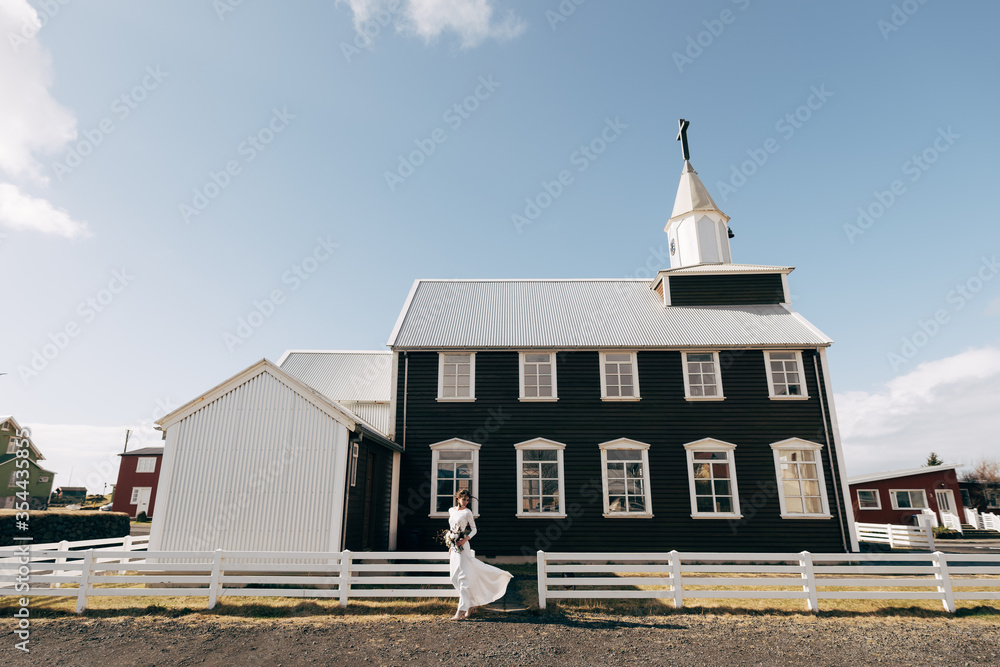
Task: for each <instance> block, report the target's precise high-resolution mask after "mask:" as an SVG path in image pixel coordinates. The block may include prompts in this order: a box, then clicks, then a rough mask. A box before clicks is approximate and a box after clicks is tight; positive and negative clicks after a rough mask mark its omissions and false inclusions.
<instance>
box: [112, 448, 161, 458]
mask: <svg viewBox="0 0 1000 667" xmlns="http://www.w3.org/2000/svg"><path fill="white" fill-rule="evenodd" d="M157 454H160V455H162V454H163V447H143V448H142V449H136V450H134V451H131V452H124V453H122V454H119V455H118V456H156V455H157Z"/></svg>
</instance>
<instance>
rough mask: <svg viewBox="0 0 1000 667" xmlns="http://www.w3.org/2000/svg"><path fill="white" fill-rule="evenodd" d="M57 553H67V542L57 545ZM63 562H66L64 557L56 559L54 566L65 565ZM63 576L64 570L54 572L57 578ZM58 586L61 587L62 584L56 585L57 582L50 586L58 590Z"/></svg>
mask: <svg viewBox="0 0 1000 667" xmlns="http://www.w3.org/2000/svg"><path fill="white" fill-rule="evenodd" d="M59 551H69V542H67V541H66V540H63V541H62V542H60V543H59ZM65 562H66V557H65V556H63V557H62V558H56V565H59V564H61V563H65ZM65 574H66V570H56V576H57V577H62V576H65ZM60 586H62V584H61V583H58V582H56V583H54V584H52V587H53V588H59V587H60Z"/></svg>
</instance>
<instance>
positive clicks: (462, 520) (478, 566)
mask: <svg viewBox="0 0 1000 667" xmlns="http://www.w3.org/2000/svg"><path fill="white" fill-rule="evenodd" d="M448 525H449V527H450V528H451V529H452V530H457V531H459V532H462V531H464V530H465V527H466V526H468V527H469V528H470V529H471V532H470V533H469V536H468V537H469V541H468V542H466V543H465V544H464V545H463V546H462V550H461V551H458V552H456V551H454V550H453V551H452V552H451V562H450V563H449V566H450V567H449V570H450V572H451V583H452V584H453V585H454V586H455V588H456V589H457V590H458V611H460V612H466V611H469V609H470V608H472V607H478V606H480V605H484V604H489V603H490V602H493V601H494V600H499V599H500V598H502V597H503V596H504V594H505V593H506V592H507V584H508V583H509V582H510V580H511V577H512V576H513V575H512V574H511V573H510V572H505V571H504V570H501V569H500V568H497V567H493V566H492V565H488V564H486V563H484V562H482V561H481V560H478V559H477V558H476V556H475V554H474V553H473V552H472V538H473V536H474V535H475V534H476V521H475V519H473V518H472V510H470V509H464V510H463V509H459V508H457V507H452V508H451V509H449V510H448Z"/></svg>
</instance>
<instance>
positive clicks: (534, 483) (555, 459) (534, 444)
mask: <svg viewBox="0 0 1000 667" xmlns="http://www.w3.org/2000/svg"><path fill="white" fill-rule="evenodd" d="M514 449H515V450H516V451H517V471H518V498H519V500H518V504H517V516H519V517H525V518H530V517H542V518H553V517H564V516H566V505H565V502H566V500H565V498H566V493H565V488H564V483H563V450H564V449H566V445H564V444H563V443H561V442H554V441H552V440H546V439H545V438H535V439H534V440H528V441H526V442H520V443H518V444H516V445H514Z"/></svg>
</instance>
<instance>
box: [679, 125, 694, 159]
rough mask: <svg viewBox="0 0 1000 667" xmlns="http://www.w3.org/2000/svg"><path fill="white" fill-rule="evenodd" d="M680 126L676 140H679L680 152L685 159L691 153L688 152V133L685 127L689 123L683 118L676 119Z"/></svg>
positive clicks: (689, 157) (689, 156)
mask: <svg viewBox="0 0 1000 667" xmlns="http://www.w3.org/2000/svg"><path fill="white" fill-rule="evenodd" d="M677 124H678V125H679V126H680V131H679V132H678V133H677V141H679V142H681V154H682V155H683V156H684V159H685V160H690V159H691V153H689V152H688V135H687V129H688V125H690V124H691V123H689V122H687V121H686V120H684V119H683V118H681V119H680V120H678V121H677Z"/></svg>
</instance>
